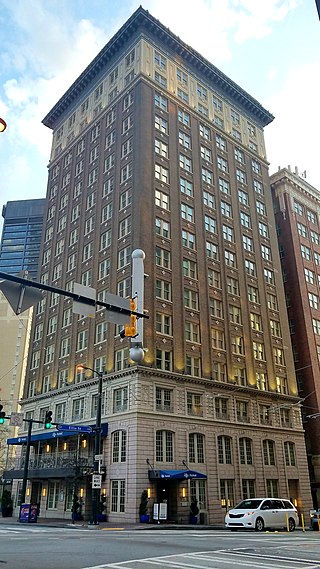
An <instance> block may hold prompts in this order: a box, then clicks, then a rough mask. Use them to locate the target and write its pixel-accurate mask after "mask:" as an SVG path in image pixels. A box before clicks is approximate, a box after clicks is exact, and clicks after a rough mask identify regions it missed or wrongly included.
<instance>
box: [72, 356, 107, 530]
mask: <svg viewBox="0 0 320 569" xmlns="http://www.w3.org/2000/svg"><path fill="white" fill-rule="evenodd" d="M76 369H77V370H78V371H82V370H83V371H85V370H89V371H92V373H95V374H96V375H97V376H98V378H99V383H98V401H97V417H96V426H95V439H94V456H93V474H100V468H99V467H100V459H99V456H100V453H101V407H102V378H103V373H102V372H101V371H97V370H96V369H93V368H92V367H88V366H85V365H82V364H79V365H77V368H76ZM99 494H100V489H99V488H94V487H92V523H93V524H95V525H96V524H97V523H98V520H97V514H98V502H99Z"/></svg>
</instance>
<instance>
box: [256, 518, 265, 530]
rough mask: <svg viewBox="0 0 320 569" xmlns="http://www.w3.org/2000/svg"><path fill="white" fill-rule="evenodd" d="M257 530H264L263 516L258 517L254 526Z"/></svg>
mask: <svg viewBox="0 0 320 569" xmlns="http://www.w3.org/2000/svg"><path fill="white" fill-rule="evenodd" d="M254 529H255V530H256V531H263V530H264V521H263V519H262V518H257V519H256V525H255V528H254Z"/></svg>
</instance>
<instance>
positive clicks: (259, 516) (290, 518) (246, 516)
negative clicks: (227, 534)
mask: <svg viewBox="0 0 320 569" xmlns="http://www.w3.org/2000/svg"><path fill="white" fill-rule="evenodd" d="M298 523H299V516H298V512H297V510H296V508H295V507H294V505H293V504H292V503H291V502H290V501H289V500H282V499H280V498H251V499H248V500H243V501H242V502H240V504H238V505H237V506H235V507H234V508H232V509H231V510H229V511H228V512H227V514H226V517H225V526H226V528H228V529H231V530H233V531H235V530H237V529H241V528H243V529H254V530H255V531H263V530H264V529H266V528H272V529H276V528H286V527H288V528H289V531H294V530H295V527H296V526H297V525H298ZM287 524H288V526H287Z"/></svg>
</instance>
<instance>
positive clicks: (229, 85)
mask: <svg viewBox="0 0 320 569" xmlns="http://www.w3.org/2000/svg"><path fill="white" fill-rule="evenodd" d="M138 29H141V31H146V32H147V33H148V34H149V35H150V34H152V35H153V36H154V37H156V38H157V39H158V40H160V41H162V42H164V43H166V44H167V45H168V47H169V48H170V49H171V50H173V51H175V52H176V53H177V54H178V55H179V57H180V58H182V59H184V60H185V61H186V63H187V64H188V65H190V64H192V65H194V66H195V67H196V68H197V69H198V70H199V72H200V73H202V74H203V75H204V76H206V77H207V79H208V80H209V81H211V82H213V83H214V84H215V85H216V86H217V87H218V88H219V90H220V92H221V93H224V94H225V95H226V96H227V97H228V98H230V99H231V100H233V101H235V103H237V104H238V105H240V106H242V107H243V108H244V109H245V110H246V111H247V112H249V113H250V114H251V115H253V116H255V117H256V119H257V120H258V121H259V122H260V123H261V125H262V126H266V125H267V124H269V123H270V122H271V121H272V120H273V119H274V116H273V115H272V114H271V113H270V112H269V111H267V110H266V109H264V108H263V106H262V105H261V104H260V103H259V102H258V101H257V100H256V99H254V98H253V97H251V95H249V94H248V93H247V92H246V91H244V90H243V89H241V87H239V86H238V85H237V84H236V83H235V82H234V81H232V80H231V79H229V78H228V77H227V76H226V75H225V74H224V73H222V71H220V70H219V69H218V68H217V67H215V66H214V65H213V64H212V63H210V62H209V61H208V60H207V59H205V58H204V57H203V56H202V55H200V54H199V53H198V52H197V51H195V50H194V49H192V47H190V46H188V45H187V44H186V43H184V42H183V41H182V40H181V39H180V38H179V37H178V36H176V35H175V34H173V33H172V32H171V31H170V30H169V29H168V28H166V27H165V26H163V24H161V22H159V20H156V18H154V17H153V16H151V14H149V12H148V11H147V10H144V9H143V8H142V7H141V6H140V7H139V8H138V9H137V10H136V11H135V12H134V13H133V14H132V16H131V17H130V18H129V19H128V20H127V21H126V22H125V24H124V25H123V26H122V27H121V28H120V30H118V32H117V33H116V34H115V35H114V36H113V37H112V38H111V40H110V41H109V42H108V43H107V44H106V45H105V46H104V48H103V49H102V50H101V51H100V52H99V53H98V55H97V56H96V57H95V58H94V59H93V60H92V62H91V63H90V64H89V65H88V67H87V68H86V69H85V70H84V71H83V72H82V73H81V75H79V77H78V78H77V79H76V81H75V82H74V83H73V84H72V85H71V87H69V89H68V90H67V91H66V93H65V94H64V95H63V96H62V97H61V99H60V100H59V101H58V102H57V103H56V104H55V106H54V107H53V108H52V109H51V111H50V112H49V113H48V114H47V115H46V116H45V118H44V119H43V121H42V122H43V124H44V125H45V126H47V127H49V128H54V125H55V124H56V122H57V121H58V119H59V117H60V116H61V115H62V114H63V113H64V112H65V111H66V109H67V108H68V107H69V106H71V105H72V103H73V102H74V101H75V100H76V98H77V97H78V96H79V95H80V94H81V93H82V92H83V91H84V90H85V89H86V87H87V86H88V85H89V84H90V82H91V81H92V80H93V79H94V78H95V77H97V76H98V75H99V73H100V72H101V70H102V69H103V67H105V66H106V65H107V64H108V62H109V61H110V60H111V59H112V57H113V56H114V54H115V53H116V52H117V51H118V50H119V49H120V48H122V47H123V46H124V45H125V44H126V43H127V42H128V41H129V40H130V38H131V37H132V36H133V35H134V34H135V33H136V31H137V30H138Z"/></svg>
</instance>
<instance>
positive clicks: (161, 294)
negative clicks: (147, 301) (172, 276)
mask: <svg viewBox="0 0 320 569" xmlns="http://www.w3.org/2000/svg"><path fill="white" fill-rule="evenodd" d="M156 297H157V298H161V299H163V300H169V301H171V283H168V282H166V281H163V280H160V279H157V280H156Z"/></svg>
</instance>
